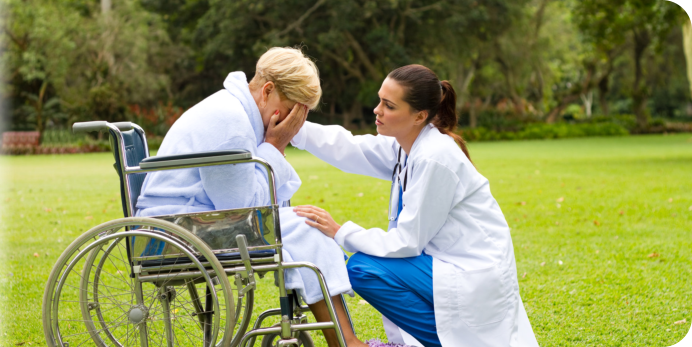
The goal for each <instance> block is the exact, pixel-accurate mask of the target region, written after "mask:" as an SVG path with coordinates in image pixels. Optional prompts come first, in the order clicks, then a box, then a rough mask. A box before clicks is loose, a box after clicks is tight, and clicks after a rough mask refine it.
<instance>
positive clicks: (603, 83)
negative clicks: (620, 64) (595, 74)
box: [598, 73, 610, 116]
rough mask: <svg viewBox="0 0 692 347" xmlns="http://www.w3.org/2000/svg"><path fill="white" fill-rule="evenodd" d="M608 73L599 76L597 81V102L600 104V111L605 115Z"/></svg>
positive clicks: (606, 111)
mask: <svg viewBox="0 0 692 347" xmlns="http://www.w3.org/2000/svg"><path fill="white" fill-rule="evenodd" d="M609 76H610V73H607V74H606V75H605V76H603V77H602V78H601V80H600V81H598V103H599V105H600V106H601V112H602V113H603V115H604V116H607V115H608V113H610V112H609V110H608V99H607V97H608V79H609Z"/></svg>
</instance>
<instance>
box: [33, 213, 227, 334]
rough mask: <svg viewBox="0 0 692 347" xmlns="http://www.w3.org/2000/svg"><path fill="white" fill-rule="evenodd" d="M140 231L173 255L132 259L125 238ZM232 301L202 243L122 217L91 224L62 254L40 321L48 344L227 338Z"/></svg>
mask: <svg viewBox="0 0 692 347" xmlns="http://www.w3.org/2000/svg"><path fill="white" fill-rule="evenodd" d="M135 238H140V240H148V241H152V242H162V243H164V244H165V245H166V247H168V249H169V250H173V252H171V253H173V254H176V257H174V258H171V257H170V256H169V257H164V256H159V257H150V258H154V259H158V260H147V261H148V262H149V263H148V265H146V266H143V265H144V264H145V262H140V261H134V262H133V257H132V256H131V253H132V247H128V242H129V243H131V244H134V240H135ZM202 257H203V258H202ZM157 261H158V263H157ZM164 261H165V265H166V266H164ZM152 262H153V263H152ZM133 264H138V265H137V266H134V267H133V266H132V265H133ZM140 266H141V267H140ZM162 269H163V270H162ZM134 272H138V273H139V275H137V274H135V273H134ZM152 274H153V275H152ZM216 274H222V275H221V276H216ZM147 277H149V278H147ZM234 306H235V305H234V301H233V291H232V287H231V285H230V283H229V281H228V278H227V277H226V275H225V272H224V270H223V267H222V266H221V264H220V263H219V261H218V260H217V259H216V257H215V256H214V255H213V253H212V251H211V250H210V249H209V247H208V246H207V245H206V244H205V243H204V242H202V241H201V240H200V239H198V238H197V237H196V236H194V235H192V234H191V233H189V232H188V231H187V230H185V229H183V228H182V227H180V226H177V225H175V224H172V223H169V222H166V221H162V220H157V219H152V218H123V219H118V220H114V221H111V222H107V223H104V224H101V225H99V226H97V227H95V228H93V229H91V230H89V231H87V232H86V233H84V234H83V235H81V236H80V237H79V238H77V240H75V241H74V242H73V243H72V244H71V245H70V246H68V248H67V249H66V250H65V252H63V254H62V255H61V256H60V257H59V258H58V260H57V262H56V264H55V266H54V267H53V270H52V271H51V274H50V276H49V278H48V282H47V284H46V290H45V293H44V297H43V328H44V334H45V336H46V342H47V344H48V346H51V347H53V346H56V347H58V346H59V347H66V346H80V345H96V346H99V347H101V346H135V345H136V346H149V345H152V346H177V345H202V346H214V345H217V342H218V344H219V345H221V344H223V345H227V344H228V343H229V342H230V340H231V338H232V334H226V332H232V331H233V329H234V327H235V322H236V319H235V307H234Z"/></svg>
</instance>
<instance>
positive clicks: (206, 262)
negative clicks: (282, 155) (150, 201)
mask: <svg viewBox="0 0 692 347" xmlns="http://www.w3.org/2000/svg"><path fill="white" fill-rule="evenodd" d="M73 131H74V132H75V133H76V132H89V131H108V133H109V135H110V136H109V138H110V143H111V147H112V149H113V154H114V157H115V164H114V167H115V170H116V172H117V173H118V175H119V177H120V195H121V200H122V207H123V213H124V217H125V218H121V219H117V220H112V221H109V222H106V223H103V224H101V225H98V226H96V227H94V228H92V229H90V230H88V231H87V232H85V233H84V234H82V235H81V236H79V237H78V238H77V239H76V240H75V241H74V242H72V244H70V245H69V246H68V247H67V249H66V250H65V251H64V252H63V253H62V255H61V256H60V257H59V258H58V260H57V261H56V263H55V265H54V267H53V269H52V271H51V273H50V275H49V278H48V281H47V283H46V288H45V292H44V296H43V308H42V314H43V330H44V334H45V337H46V342H47V344H48V346H50V347H79V346H99V347H102V346H103V347H105V346H123V347H129V346H141V347H147V346H167V347H172V346H203V347H211V346H221V347H225V346H233V347H235V346H241V347H246V346H254V345H255V342H256V339H258V338H260V337H261V338H262V340H261V343H260V344H261V346H263V347H269V346H313V342H312V339H311V338H310V335H309V333H308V332H309V331H311V330H323V329H334V330H335V332H336V335H337V338H338V341H339V344H340V346H341V347H346V343H345V341H344V337H343V333H342V330H341V325H340V324H341V323H340V322H339V318H338V316H337V314H336V312H335V309H334V306H333V304H332V301H331V300H328V299H327V298H329V297H330V295H329V290H328V288H327V283H326V281H325V279H324V277H323V275H322V273H321V272H320V269H318V268H317V267H316V266H315V265H314V264H311V263H307V262H284V261H283V259H282V252H281V249H282V244H281V223H280V221H279V203H278V201H277V198H276V187H275V184H274V182H275V180H274V172H273V170H272V168H271V166H270V165H269V163H267V162H266V161H265V160H263V159H261V158H257V157H253V156H252V155H251V153H250V152H248V151H245V150H233V151H217V152H204V153H193V154H185V155H174V156H165V157H149V149H148V147H147V141H146V137H145V134H144V131H143V130H142V128H141V127H139V126H138V125H136V124H134V123H130V122H119V123H108V122H105V121H95V122H84V123H75V124H74V125H73ZM242 163H257V164H260V165H261V166H263V167H264V169H265V170H266V172H267V180H268V184H269V192H270V200H271V204H270V205H269V206H257V207H250V208H242V209H232V210H218V211H209V212H200V213H188V214H177V215H169V216H158V217H153V218H143V217H133V215H134V212H135V206H136V205H137V199H138V197H139V194H140V191H141V188H142V184H143V182H144V178H145V176H146V173H147V172H153V171H162V170H174V169H186V168H197V167H204V166H214V165H236V164H242ZM239 184H242V182H239ZM301 267H303V268H308V269H310V270H312V271H313V272H314V273H315V274H316V275H317V278H318V280H319V284H320V287H321V290H322V294H323V295H324V298H325V299H327V300H325V303H326V304H327V309H328V311H329V314H330V317H331V321H329V322H313V323H310V322H308V319H307V316H306V315H305V314H304V313H305V312H306V311H309V308H308V307H307V306H306V305H304V304H302V303H301V301H300V296H299V295H298V293H295V292H293V291H291V290H287V289H286V288H285V282H284V270H285V269H292V268H301ZM269 272H271V273H273V274H274V277H275V284H276V285H277V286H278V289H279V298H278V299H279V308H275V309H270V310H267V311H264V312H262V313H261V314H259V316H258V317H257V319H256V321H255V322H254V324H253V325H252V328H251V329H250V330H249V331H248V327H249V325H250V323H251V319H252V310H253V303H254V293H255V290H257V287H258V277H259V278H262V277H264V276H265V274H267V273H269ZM341 299H342V302H343V305H344V308H346V302H345V300H343V296H342V298H341ZM346 312H347V316H348V319H349V322H348V324H351V327H352V328H353V324H352V322H351V319H350V315H349V314H348V309H347V308H346ZM271 316H280V323H277V324H275V325H273V326H270V327H262V323H263V321H264V320H265V319H266V318H267V317H271ZM354 331H355V330H354Z"/></svg>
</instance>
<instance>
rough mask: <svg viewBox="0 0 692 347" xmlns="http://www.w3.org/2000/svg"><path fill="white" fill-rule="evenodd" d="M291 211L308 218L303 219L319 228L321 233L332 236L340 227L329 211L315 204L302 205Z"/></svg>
mask: <svg viewBox="0 0 692 347" xmlns="http://www.w3.org/2000/svg"><path fill="white" fill-rule="evenodd" d="M293 212H295V213H296V214H297V215H299V216H301V217H305V218H307V219H308V220H306V221H305V223H307V224H308V225H309V226H311V227H313V228H317V229H319V231H321V232H322V233H323V234H325V235H327V236H329V237H331V238H334V235H336V232H337V231H339V229H341V225H339V224H337V223H336V222H335V221H334V218H332V215H330V214H329V212H327V211H325V210H323V209H321V208H319V207H315V206H311V205H302V206H296V207H294V208H293Z"/></svg>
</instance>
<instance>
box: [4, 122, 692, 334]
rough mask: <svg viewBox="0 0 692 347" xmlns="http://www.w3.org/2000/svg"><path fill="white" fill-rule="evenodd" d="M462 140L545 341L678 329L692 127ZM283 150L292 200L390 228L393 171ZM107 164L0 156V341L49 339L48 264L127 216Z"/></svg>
mask: <svg viewBox="0 0 692 347" xmlns="http://www.w3.org/2000/svg"><path fill="white" fill-rule="evenodd" d="M470 151H471V155H472V158H473V159H474V162H475V164H476V166H477V167H478V169H479V170H480V172H481V173H482V174H483V175H485V176H486V177H487V178H488V179H489V180H490V185H491V188H492V191H493V194H494V195H495V198H496V199H497V200H498V202H499V203H500V206H501V207H502V210H503V212H504V213H505V216H506V218H507V221H508V222H509V225H510V226H511V228H512V239H513V241H514V248H515V253H516V258H517V270H518V274H519V284H520V289H521V295H522V297H523V299H524V304H525V305H526V309H527V311H528V314H529V318H530V320H531V323H532V325H533V329H534V332H535V333H536V337H537V338H538V342H539V343H540V344H541V346H572V345H574V346H579V345H588V346H670V345H672V344H674V343H676V342H678V341H680V340H681V339H682V338H683V337H684V336H685V334H686V333H687V332H688V331H689V330H690V321H692V179H691V178H692V135H690V134H682V135H671V136H630V137H620V138H585V139H568V140H553V141H523V142H495V143H473V144H471V145H470ZM287 154H288V159H289V161H290V162H291V163H292V164H293V165H294V167H295V168H296V170H297V171H298V173H299V174H300V176H301V178H302V179H303V186H302V187H301V188H300V190H299V191H298V193H297V194H296V195H295V196H294V198H293V200H292V202H293V204H294V205H298V204H314V205H318V206H321V207H323V208H325V209H327V210H329V211H330V212H331V213H332V215H333V216H334V217H335V219H336V220H337V221H338V222H345V221H347V220H352V221H354V222H356V223H358V224H361V225H363V226H368V227H381V228H384V227H386V214H387V200H388V194H389V182H387V181H380V180H376V179H371V178H367V177H362V176H355V175H348V174H345V173H342V172H340V171H337V170H336V169H334V168H332V167H330V166H328V165H327V164H325V163H323V162H321V161H319V160H317V159H316V158H314V157H312V156H311V155H310V154H308V153H305V152H301V151H297V150H289V151H288V153H287ZM112 162H113V159H112V157H111V156H110V155H109V154H84V155H64V156H31V157H2V158H0V165H1V167H2V170H3V174H4V181H3V185H2V188H1V190H0V194H2V197H1V199H2V200H0V202H1V203H2V206H3V209H2V220H1V224H0V242H2V243H1V244H0V250H1V252H0V342H2V343H1V344H2V346H14V345H20V344H21V343H25V345H29V344H31V345H44V338H43V332H42V328H41V321H40V319H41V297H42V293H43V289H44V284H45V280H46V278H47V277H48V273H49V271H50V269H51V267H52V265H53V262H54V261H55V259H56V258H57V257H58V256H59V254H60V253H61V252H62V251H63V249H64V248H65V247H66V246H67V245H68V244H69V243H70V242H71V241H72V240H73V239H74V238H76V237H77V235H79V234H80V233H82V232H84V231H86V230H87V229H89V228H90V227H92V226H94V225H97V224H99V223H102V222H105V221H108V220H111V219H115V218H119V217H121V216H122V211H121V208H120V197H119V193H118V186H117V184H118V183H117V176H116V174H115V172H114V171H113V168H112V166H111V165H112ZM36 255H37V256H36ZM272 282H273V281H270V280H269V279H268V278H266V279H265V280H262V282H261V284H260V291H259V294H258V299H257V304H256V309H255V313H257V312H260V311H261V310H263V309H266V308H269V307H277V306H278V300H276V299H275V298H276V295H277V294H276V289H275V288H274V286H273V284H272ZM349 305H350V306H349V307H350V308H351V310H352V314H353V315H354V319H355V324H356V330H357V331H358V333H359V336H361V337H364V338H374V337H379V338H384V337H385V336H384V331H383V329H382V326H381V321H380V316H379V314H378V313H377V312H376V311H375V310H374V309H373V308H372V307H371V306H369V305H368V304H367V303H365V302H364V301H361V299H360V298H358V297H356V298H353V299H349ZM683 319H684V320H686V322H685V323H681V324H675V322H679V321H682V320H683ZM313 336H315V337H316V340H317V341H318V343H317V344H318V345H320V346H326V344H325V343H324V342H323V340H322V338H321V336H318V334H313Z"/></svg>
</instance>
